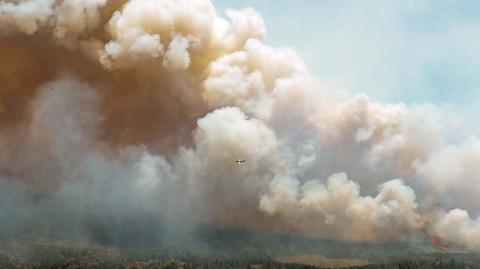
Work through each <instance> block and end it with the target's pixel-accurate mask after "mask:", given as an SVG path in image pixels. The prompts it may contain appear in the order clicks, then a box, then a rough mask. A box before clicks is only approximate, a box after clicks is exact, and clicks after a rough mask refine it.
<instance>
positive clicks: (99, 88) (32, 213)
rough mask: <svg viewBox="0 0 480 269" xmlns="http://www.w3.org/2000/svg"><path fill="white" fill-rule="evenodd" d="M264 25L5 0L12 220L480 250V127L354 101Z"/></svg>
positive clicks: (4, 124) (1, 176) (121, 232)
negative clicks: (273, 41) (274, 43)
mask: <svg viewBox="0 0 480 269" xmlns="http://www.w3.org/2000/svg"><path fill="white" fill-rule="evenodd" d="M265 37H266V29H265V26H264V23H263V20H262V18H261V16H260V15H259V14H258V13H257V12H256V11H255V10H253V9H250V8H246V9H242V10H235V11H234V10H229V11H227V12H226V17H225V18H224V17H222V16H220V15H218V14H217V13H216V10H215V8H214V6H213V5H212V4H211V3H210V2H209V1H208V0H160V1H159V0H129V1H127V0H81V1H78V0H23V1H16V0H10V1H8V0H7V1H0V59H1V64H0V81H2V84H1V86H0V89H1V91H0V148H1V149H2V150H1V151H0V223H1V226H0V234H1V235H22V234H25V233H35V234H49V235H76V236H80V237H85V238H90V239H94V240H103V239H105V240H116V239H117V238H120V237H125V236H130V235H131V236H141V235H142V233H144V234H148V236H146V237H145V238H149V239H150V240H153V241H155V240H161V239H162V238H164V237H165V236H168V235H169V234H172V233H174V232H180V233H182V231H188V230H189V229H190V228H192V227H195V226H197V225H204V224H213V225H230V226H235V227H246V228H249V229H259V230H269V231H276V232H284V233H296V234H302V235H308V236H314V237H321V238H332V239H341V240H347V241H349V240H353V241H368V242H384V241H392V240H393V241H415V240H423V239H425V238H427V237H428V236H434V237H435V238H438V239H439V240H440V241H441V242H442V243H444V244H448V245H455V246H458V247H462V248H465V249H470V250H480V219H479V218H477V219H475V217H478V216H479V214H480V204H479V203H478V200H477V197H478V195H479V194H480V184H477V179H478V178H480V168H479V166H478V163H479V162H480V139H479V138H478V137H476V136H475V135H474V134H471V133H468V132H467V131H465V132H452V128H451V126H455V122H453V121H450V120H449V118H450V117H449V115H448V114H447V113H443V112H442V111H440V110H439V109H436V108H435V107H433V106H412V107H408V106H406V105H404V104H381V103H378V102H374V101H371V100H370V99H369V98H368V97H367V96H365V95H357V96H353V97H351V98H340V97H338V95H336V94H335V92H333V91H332V90H331V89H328V88H326V87H325V86H323V84H322V83H321V82H320V81H317V80H315V79H314V78H313V77H312V76H311V75H310V74H309V72H308V70H307V69H306V67H305V65H304V64H303V62H302V60H301V59H300V58H299V57H298V56H297V55H296V54H295V52H294V51H293V50H291V49H289V48H273V47H270V46H268V45H266V44H265V43H264V42H263V40H264V38H265ZM238 158H241V159H244V160H245V163H240V164H237V163H236V160H237V159H238Z"/></svg>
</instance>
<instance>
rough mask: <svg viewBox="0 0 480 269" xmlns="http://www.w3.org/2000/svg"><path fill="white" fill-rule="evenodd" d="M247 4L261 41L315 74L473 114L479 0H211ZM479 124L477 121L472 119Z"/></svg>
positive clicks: (479, 63)
mask: <svg viewBox="0 0 480 269" xmlns="http://www.w3.org/2000/svg"><path fill="white" fill-rule="evenodd" d="M213 3H214V5H215V6H216V7H217V10H218V12H220V13H222V12H223V10H225V9H226V8H234V9H238V8H241V7H254V8H255V9H256V10H257V11H259V12H260V13H261V14H262V16H263V18H264V20H265V23H266V25H267V31H268V39H267V43H269V44H271V45H274V46H289V47H293V48H294V49H295V50H296V51H297V53H299V54H300V56H301V57H302V58H303V60H304V61H305V62H306V64H307V65H308V66H309V68H310V70H311V72H312V73H313V74H315V76H316V77H318V78H320V79H323V80H324V81H326V83H327V84H330V85H331V86H332V87H337V88H341V89H346V90H348V91H350V92H365V93H367V94H369V95H370V96H372V98H373V99H375V100H379V101H388V102H405V103H407V104H417V103H433V104H435V105H437V106H441V107H446V108H448V109H451V110H455V111H457V112H459V113H461V114H464V115H465V116H466V117H467V118H471V117H473V116H475V115H477V112H480V109H477V107H478V106H479V104H480V101H477V100H478V99H479V98H480V76H479V71H480V16H479V12H480V1H461V0H455V1H454V0H402V1H393V0H391V1H390V0H383V1H381V0H378V1H335V0H318V1H317V0H256V1H255V0H213ZM473 125H477V126H478V125H480V122H478V123H473Z"/></svg>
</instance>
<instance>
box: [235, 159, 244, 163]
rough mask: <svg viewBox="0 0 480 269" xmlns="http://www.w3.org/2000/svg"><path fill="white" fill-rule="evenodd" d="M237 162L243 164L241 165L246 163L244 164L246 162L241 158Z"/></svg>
mask: <svg viewBox="0 0 480 269" xmlns="http://www.w3.org/2000/svg"><path fill="white" fill-rule="evenodd" d="M235 162H236V163H237V164H241V163H244V162H245V160H244V159H240V158H239V159H237V160H236V161H235Z"/></svg>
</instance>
